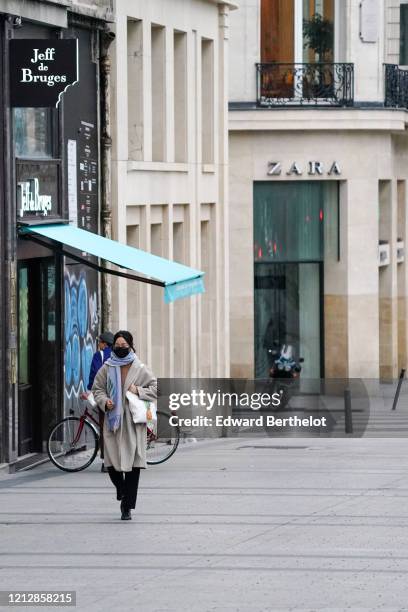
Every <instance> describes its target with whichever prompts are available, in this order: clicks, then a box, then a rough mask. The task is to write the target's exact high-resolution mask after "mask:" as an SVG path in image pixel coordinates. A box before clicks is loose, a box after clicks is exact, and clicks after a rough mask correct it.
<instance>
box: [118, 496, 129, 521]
mask: <svg viewBox="0 0 408 612" xmlns="http://www.w3.org/2000/svg"><path fill="white" fill-rule="evenodd" d="M120 510H121V512H122V516H121V517H120V518H121V520H122V521H131V520H132V513H131V511H130V508H129V509H128V508H126V507H125V501H124V499H122V501H121V502H120Z"/></svg>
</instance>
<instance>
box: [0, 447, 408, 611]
mask: <svg viewBox="0 0 408 612" xmlns="http://www.w3.org/2000/svg"><path fill="white" fill-rule="evenodd" d="M407 450H408V442H407V440H403V439H392V440H388V439H363V440H357V439H351V440H342V439H335V440H333V439H305V438H302V439H293V438H292V439H276V438H275V439H273V440H271V439H257V440H251V439H240V440H236V439H235V440H234V439H228V440H217V441H201V442H198V443H197V444H191V445H183V447H182V448H181V449H180V450H179V451H177V453H176V455H175V456H174V458H172V459H171V460H170V461H169V462H167V463H166V464H164V465H162V466H156V467H152V468H149V469H148V470H147V471H146V472H143V473H142V476H141V488H140V495H139V500H138V505H137V510H136V511H135V512H134V519H133V520H132V521H131V522H122V521H120V520H119V508H118V502H116V500H115V498H114V495H113V487H112V486H111V485H110V483H109V481H108V476H107V475H106V474H101V473H100V472H99V471H98V470H99V465H96V464H95V465H94V466H92V467H91V468H90V469H89V470H87V471H85V472H81V473H78V474H65V473H63V472H59V471H58V470H57V469H55V468H54V467H52V466H50V465H49V464H47V465H45V466H41V467H39V468H36V469H34V470H30V471H26V472H23V473H19V474H13V475H1V476H0V543H1V550H0V589H3V590H18V589H21V590H30V589H42V590H54V591H55V590H69V589H73V590H76V592H77V608H76V609H77V610H81V611H84V612H85V611H86V612H104V611H105V610H106V611H108V610H109V611H111V610H115V611H118V612H127V611H131V610H132V611H133V610H138V611H141V612H150V611H155V612H159V611H160V612H173V611H174V612H182V611H189V612H196V611H199V612H201V611H210V610H211V611H215V610H216V611H220V612H221V611H222V612H225V611H227V612H229V611H240V612H241V611H242V612H243V611H245V612H257V611H261V610H262V611H266V610H268V611H269V610H274V611H275V610H279V611H295V610H299V611H300V610H302V611H303V612H305V611H306V610H307V611H312V610H313V611H323V610H325V611H328V610H330V611H340V610H342V611H343V610H353V611H362V610H365V611H368V610H369V611H370V612H371V611H375V610H383V611H388V612H391V611H392V612H396V611H402V610H405V611H408V580H407V578H408V507H407V502H408V452H407ZM0 609H3V608H0ZM4 609H5V608H4ZM13 609H14V610H29V609H35V610H37V609H40V608H37V607H35V608H21V607H19V608H17V607H16V608H13ZM49 609H65V610H70V609H71V610H74V608H61V607H60V608H49Z"/></svg>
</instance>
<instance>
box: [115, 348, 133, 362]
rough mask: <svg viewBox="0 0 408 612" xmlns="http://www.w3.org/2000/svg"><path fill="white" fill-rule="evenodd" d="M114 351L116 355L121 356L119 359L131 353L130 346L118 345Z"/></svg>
mask: <svg viewBox="0 0 408 612" xmlns="http://www.w3.org/2000/svg"><path fill="white" fill-rule="evenodd" d="M113 352H114V353H115V355H116V357H119V359H123V358H124V357H127V356H128V355H129V353H130V348H129V347H128V346H118V347H116V348H114V349H113Z"/></svg>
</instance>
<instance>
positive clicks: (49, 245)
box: [20, 224, 168, 287]
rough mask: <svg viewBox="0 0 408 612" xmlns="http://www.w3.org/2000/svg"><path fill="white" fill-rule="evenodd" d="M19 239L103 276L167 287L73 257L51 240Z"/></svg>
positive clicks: (153, 280)
mask: <svg viewBox="0 0 408 612" xmlns="http://www.w3.org/2000/svg"><path fill="white" fill-rule="evenodd" d="M27 225H29V224H27ZM44 225H45V224H44ZM20 238H22V239H23V240H31V242H35V243H37V244H39V245H40V246H42V247H45V248H46V249H50V250H52V251H55V252H56V253H59V254H60V255H64V256H65V257H68V258H69V259H73V260H74V261H77V262H78V263H81V264H84V265H85V266H88V267H89V268H92V269H93V270H96V271H97V272H102V273H104V274H112V276H120V277H121V278H126V279H128V280H133V281H139V282H141V283H147V284H149V285H156V286H157V287H166V286H168V285H166V283H164V282H163V281H158V280H155V279H152V278H146V277H144V276H137V275H136V274H129V273H127V272H119V270H112V269H111V268H106V267H104V266H100V265H99V264H96V263H93V262H92V261H89V260H88V259H85V257H81V256H80V255H74V254H73V253H70V252H69V251H67V250H65V249H64V248H63V247H62V246H60V245H57V244H56V243H55V242H54V241H53V240H50V242H44V241H43V240H41V238H38V236H34V235H33V234H22V233H20Z"/></svg>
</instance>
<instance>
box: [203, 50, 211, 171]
mask: <svg viewBox="0 0 408 612" xmlns="http://www.w3.org/2000/svg"><path fill="white" fill-rule="evenodd" d="M201 156H202V162H203V164H213V163H214V42H213V41H212V40H207V39H204V38H203V39H202V41H201Z"/></svg>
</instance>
